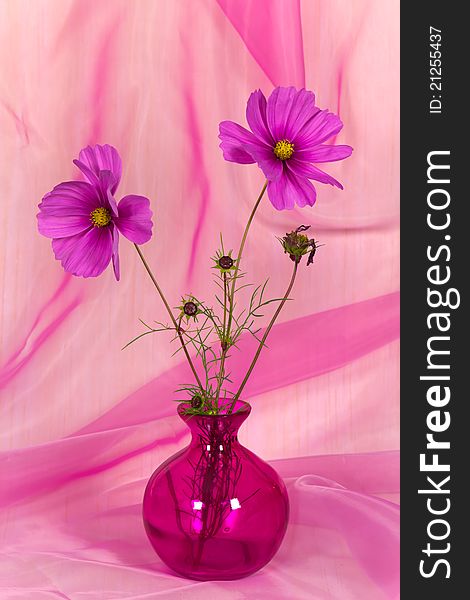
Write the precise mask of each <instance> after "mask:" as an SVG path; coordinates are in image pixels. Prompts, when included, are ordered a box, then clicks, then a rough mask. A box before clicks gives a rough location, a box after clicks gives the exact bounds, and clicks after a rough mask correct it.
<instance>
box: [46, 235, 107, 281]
mask: <svg viewBox="0 0 470 600" xmlns="http://www.w3.org/2000/svg"><path fill="white" fill-rule="evenodd" d="M52 249H53V250H54V254H55V257H56V259H57V260H60V262H61V263H62V266H63V268H64V269H65V270H66V271H68V272H69V273H72V274H73V275H77V276H78V277H97V276H98V275H100V274H101V273H102V272H103V271H104V270H105V269H106V267H107V266H108V264H109V261H110V260H111V254H112V250H113V242H112V234H111V228H110V227H92V228H91V229H89V230H88V231H86V232H82V233H78V234H77V235H74V236H71V237H67V238H59V239H54V240H52Z"/></svg>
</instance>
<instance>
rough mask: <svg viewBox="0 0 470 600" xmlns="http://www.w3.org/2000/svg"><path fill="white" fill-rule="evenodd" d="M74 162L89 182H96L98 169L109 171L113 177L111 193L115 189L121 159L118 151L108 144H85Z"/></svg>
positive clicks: (118, 177)
mask: <svg viewBox="0 0 470 600" xmlns="http://www.w3.org/2000/svg"><path fill="white" fill-rule="evenodd" d="M73 162H74V164H75V165H76V166H77V167H78V168H79V169H80V170H81V171H82V173H83V174H84V175H85V177H86V178H87V179H88V181H89V182H90V183H97V180H96V179H95V177H96V178H97V177H99V172H100V171H111V173H112V174H113V177H114V182H113V187H112V188H111V193H112V194H114V192H115V191H116V190H117V187H118V185H119V182H120V181H121V174H122V161H121V157H120V156H119V153H118V151H117V150H116V148H114V147H113V146H110V145H109V144H104V146H100V145H98V144H97V145H96V146H87V147H86V148H83V150H81V151H80V154H79V155H78V160H74V161H73Z"/></svg>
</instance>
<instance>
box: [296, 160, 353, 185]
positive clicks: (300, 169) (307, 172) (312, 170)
mask: <svg viewBox="0 0 470 600" xmlns="http://www.w3.org/2000/svg"><path fill="white" fill-rule="evenodd" d="M288 168H289V170H290V171H291V173H293V174H294V175H296V176H297V177H307V178H308V179H315V180H316V181H319V182H320V183H329V184H330V185H334V186H335V187H337V188H339V189H340V190H342V189H343V186H342V185H341V184H340V182H339V181H337V180H336V179H335V178H334V177H332V176H331V175H328V173H325V171H322V170H321V169H318V168H317V167H315V166H314V165H311V164H309V163H306V162H303V161H300V160H295V159H291V160H289V161H288Z"/></svg>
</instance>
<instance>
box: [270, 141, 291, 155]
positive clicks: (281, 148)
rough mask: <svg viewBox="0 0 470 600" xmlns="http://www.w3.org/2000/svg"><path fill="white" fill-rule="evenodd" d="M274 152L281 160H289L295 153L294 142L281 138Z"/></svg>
mask: <svg viewBox="0 0 470 600" xmlns="http://www.w3.org/2000/svg"><path fill="white" fill-rule="evenodd" d="M274 154H275V155H276V156H277V158H279V159H280V160H287V159H288V158H290V157H291V156H292V155H293V154H294V144H293V143H292V142H289V140H279V141H278V142H277V143H276V145H275V146H274Z"/></svg>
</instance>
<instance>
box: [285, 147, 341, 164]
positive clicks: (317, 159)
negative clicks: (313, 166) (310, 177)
mask: <svg viewBox="0 0 470 600" xmlns="http://www.w3.org/2000/svg"><path fill="white" fill-rule="evenodd" d="M352 151H353V149H352V148H351V146H329V145H326V146H324V145H320V146H314V147H313V148H308V149H306V150H299V151H298V152H296V153H295V158H296V159H297V160H303V161H306V162H314V163H322V162H334V161H336V160H343V159H345V158H348V156H351V154H352Z"/></svg>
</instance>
